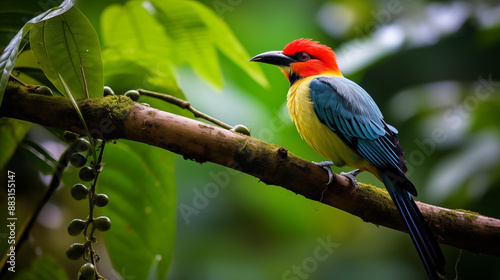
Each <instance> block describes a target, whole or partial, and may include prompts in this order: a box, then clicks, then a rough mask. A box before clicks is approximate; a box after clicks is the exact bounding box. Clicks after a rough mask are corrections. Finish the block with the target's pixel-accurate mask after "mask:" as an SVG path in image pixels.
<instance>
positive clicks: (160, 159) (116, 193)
mask: <svg viewBox="0 0 500 280" xmlns="http://www.w3.org/2000/svg"><path fill="white" fill-rule="evenodd" d="M174 160H175V155H173V154H172V153H169V152H167V151H165V150H161V149H158V148H154V147H151V146H148V145H144V144H140V143H134V142H130V141H122V140H120V142H119V143H118V144H115V145H113V144H108V145H107V146H106V150H105V155H104V163H105V167H104V171H103V172H102V173H101V175H100V176H99V183H98V186H97V188H98V191H99V192H101V191H102V192H104V193H106V194H107V195H108V196H109V199H110V202H109V205H108V206H106V207H105V208H103V211H104V214H105V215H106V216H108V217H109V218H110V219H111V222H112V228H111V230H110V231H108V232H106V234H105V235H104V236H105V239H106V247H107V248H108V251H109V255H110V258H111V261H112V263H113V266H114V268H115V270H116V271H117V272H119V273H126V275H127V276H135V277H136V278H137V279H147V278H146V276H148V275H149V279H165V278H166V275H167V272H168V267H169V263H170V261H171V258H172V252H173V246H174V238H175V225H176V223H175V209H176V189H175V180H174Z"/></svg>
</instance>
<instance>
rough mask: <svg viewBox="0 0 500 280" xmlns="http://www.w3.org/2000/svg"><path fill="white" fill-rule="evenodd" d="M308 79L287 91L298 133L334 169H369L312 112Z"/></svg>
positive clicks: (295, 84)
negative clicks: (331, 164)
mask: <svg viewBox="0 0 500 280" xmlns="http://www.w3.org/2000/svg"><path fill="white" fill-rule="evenodd" d="M318 76H319V75H317V76H311V77H307V78H304V79H302V80H300V81H297V82H295V83H294V84H293V85H292V86H291V87H290V90H289V91H288V95H287V104H286V106H287V108H288V112H289V113H290V117H291V118H292V120H293V121H294V122H295V125H296V126H297V130H298V132H299V134H300V136H302V138H303V139H304V140H306V142H307V144H309V146H311V147H312V148H313V149H314V150H316V152H318V153H319V154H321V155H322V156H324V157H325V158H327V159H328V160H331V161H333V163H334V164H335V165H336V166H344V165H347V166H350V167H354V168H359V169H362V170H369V169H371V168H370V167H372V166H371V164H370V163H368V162H367V161H366V160H365V159H363V158H362V157H361V156H360V155H359V154H358V153H356V152H355V151H353V150H352V149H351V148H349V146H347V145H346V144H345V143H344V142H343V141H342V139H340V137H338V136H337V135H336V134H335V133H334V132H333V131H332V130H331V129H330V128H329V127H328V126H326V125H325V124H324V123H322V122H321V121H320V120H319V118H318V117H317V115H316V112H315V111H314V104H313V102H312V100H311V94H310V91H309V82H310V81H311V80H312V79H314V78H317V77H318Z"/></svg>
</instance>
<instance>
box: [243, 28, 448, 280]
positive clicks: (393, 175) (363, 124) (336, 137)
mask: <svg viewBox="0 0 500 280" xmlns="http://www.w3.org/2000/svg"><path fill="white" fill-rule="evenodd" d="M250 61H254V62H261V63H267V64H271V65H276V66H278V67H279V68H280V70H281V72H283V74H284V75H285V77H286V78H287V79H288V81H289V82H290V88H289V90H288V94H287V103H286V106H287V108H288V112H289V114H290V117H291V119H292V120H293V122H294V123H295V126H296V127H297V131H298V132H299V134H300V136H301V137H302V138H303V139H304V140H305V141H306V142H307V143H308V144H309V145H310V146H311V147H312V148H313V149H314V150H315V151H316V152H318V153H319V154H321V155H322V156H323V157H325V158H326V159H328V161H323V162H319V163H316V162H314V163H315V164H317V165H319V166H321V167H323V168H325V169H326V170H327V171H328V175H329V181H328V183H327V185H329V184H330V183H331V181H332V179H333V173H332V171H331V167H330V166H337V167H342V166H348V167H352V168H355V170H354V171H351V172H348V173H344V172H342V173H341V175H344V176H346V177H347V178H348V179H349V180H350V181H351V183H352V184H353V185H354V187H356V188H357V181H356V176H357V175H358V174H359V173H360V172H362V171H368V172H370V173H372V174H373V175H375V177H377V178H378V179H379V180H380V181H382V182H383V184H384V185H385V187H386V189H387V191H388V193H389V194H390V196H391V198H392V200H393V202H394V204H395V206H396V208H397V210H398V212H399V214H400V216H401V217H402V219H403V221H404V224H405V225H406V227H407V229H408V232H409V235H410V237H411V239H412V241H413V243H414V245H415V247H416V249H417V251H418V254H419V256H420V258H421V260H422V262H423V264H424V266H425V269H426V271H427V274H428V276H429V278H430V279H432V280H434V279H444V278H445V276H446V271H445V268H444V267H445V263H446V262H445V258H444V255H443V253H442V251H441V248H440V247H439V244H438V242H437V239H436V237H435V236H434V235H433V234H432V232H431V230H430V229H429V226H428V225H427V223H426V221H425V219H424V217H423V215H422V213H421V212H420V210H419V209H418V207H417V205H416V204H415V201H414V200H413V197H412V196H417V195H418V193H417V190H416V188H415V186H414V185H413V183H412V182H411V181H410V180H409V179H408V178H407V177H406V176H405V173H406V171H407V167H406V160H405V158H404V156H403V149H402V148H401V146H400V144H399V140H398V137H397V133H398V131H397V129H396V128H395V127H393V126H391V125H389V124H387V123H386V122H385V120H384V117H383V115H382V112H381V111H380V109H379V107H378V106H377V104H376V103H375V101H374V100H373V98H372V97H371V96H370V95H369V94H368V93H367V92H366V91H365V90H364V89H363V88H362V87H361V86H359V85H358V84H356V83H355V82H353V81H351V80H349V79H347V78H345V77H344V76H343V75H342V73H341V72H340V70H339V67H338V65H337V59H336V55H335V53H334V51H333V50H332V49H331V48H330V47H328V46H326V45H323V44H320V43H319V42H317V41H313V40H312V39H306V38H301V39H297V40H294V41H292V42H290V43H288V44H287V45H286V46H285V47H284V48H283V50H282V51H268V52H264V53H261V54H259V55H256V56H254V57H253V58H252V59H250Z"/></svg>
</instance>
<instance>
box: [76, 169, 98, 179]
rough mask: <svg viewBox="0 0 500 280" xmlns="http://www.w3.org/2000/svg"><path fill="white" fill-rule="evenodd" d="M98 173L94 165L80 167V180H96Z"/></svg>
mask: <svg viewBox="0 0 500 280" xmlns="http://www.w3.org/2000/svg"><path fill="white" fill-rule="evenodd" d="M96 175H97V171H95V169H94V167H92V166H85V167H84V168H82V169H80V173H79V174H78V176H79V177H80V180H82V181H84V182H89V181H92V180H94V178H95V176H96Z"/></svg>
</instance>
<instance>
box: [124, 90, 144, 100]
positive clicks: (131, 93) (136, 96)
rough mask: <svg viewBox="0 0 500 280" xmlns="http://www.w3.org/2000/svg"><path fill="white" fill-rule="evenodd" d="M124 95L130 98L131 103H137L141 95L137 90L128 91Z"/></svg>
mask: <svg viewBox="0 0 500 280" xmlns="http://www.w3.org/2000/svg"><path fill="white" fill-rule="evenodd" d="M124 95H125V96H128V97H130V99H132V101H137V100H139V97H141V94H140V93H139V92H138V91H137V90H129V91H127V92H125V94H124Z"/></svg>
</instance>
